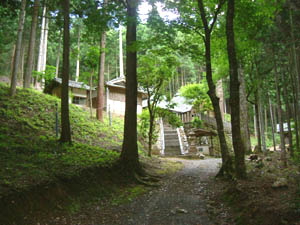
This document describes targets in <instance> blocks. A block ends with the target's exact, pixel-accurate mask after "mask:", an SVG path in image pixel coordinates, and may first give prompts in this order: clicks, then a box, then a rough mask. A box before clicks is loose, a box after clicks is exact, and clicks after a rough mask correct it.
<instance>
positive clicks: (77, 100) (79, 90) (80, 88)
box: [45, 78, 95, 106]
mask: <svg viewBox="0 0 300 225" xmlns="http://www.w3.org/2000/svg"><path fill="white" fill-rule="evenodd" d="M61 84H62V79H61V78H54V79H53V81H51V83H50V84H49V85H47V87H46V88H45V92H46V93H48V94H51V95H54V96H56V97H58V98H61ZM69 91H70V95H69V102H70V103H73V104H76V105H80V106H89V95H90V86H88V85H85V84H84V83H83V82H76V81H73V80H69ZM94 91H95V88H92V92H94Z"/></svg>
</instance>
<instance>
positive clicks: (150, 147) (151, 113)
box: [148, 101, 154, 157]
mask: <svg viewBox="0 0 300 225" xmlns="http://www.w3.org/2000/svg"><path fill="white" fill-rule="evenodd" d="M148 102H149V101H148ZM150 107H151V106H150ZM150 107H148V109H149V114H150V121H149V123H150V124H149V132H148V156H149V157H151V156H152V139H153V125H154V115H153V112H152V110H150Z"/></svg>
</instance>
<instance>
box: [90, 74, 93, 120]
mask: <svg viewBox="0 0 300 225" xmlns="http://www.w3.org/2000/svg"><path fill="white" fill-rule="evenodd" d="M93 76H94V69H93V71H92V73H91V76H90V82H89V85H90V93H89V102H90V112H91V118H93V89H92V86H93Z"/></svg>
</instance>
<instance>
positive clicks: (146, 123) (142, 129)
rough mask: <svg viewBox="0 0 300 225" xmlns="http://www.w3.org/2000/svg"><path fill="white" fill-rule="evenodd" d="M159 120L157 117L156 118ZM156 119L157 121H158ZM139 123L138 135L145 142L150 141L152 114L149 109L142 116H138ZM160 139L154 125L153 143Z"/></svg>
mask: <svg viewBox="0 0 300 225" xmlns="http://www.w3.org/2000/svg"><path fill="white" fill-rule="evenodd" d="M156 118H157V117H156ZM156 118H155V119H156ZM138 119H139V123H138V134H139V136H141V137H142V138H143V139H144V140H146V141H148V138H149V129H150V114H149V110H148V109H144V110H143V111H142V113H141V114H140V115H138ZM157 138H158V129H157V128H156V124H155V123H154V125H153V133H152V143H155V142H156V141H157Z"/></svg>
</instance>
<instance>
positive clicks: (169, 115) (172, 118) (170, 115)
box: [157, 108, 183, 127]
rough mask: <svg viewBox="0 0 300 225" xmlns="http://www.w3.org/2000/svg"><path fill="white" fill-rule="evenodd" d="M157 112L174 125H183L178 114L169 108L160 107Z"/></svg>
mask: <svg viewBox="0 0 300 225" xmlns="http://www.w3.org/2000/svg"><path fill="white" fill-rule="evenodd" d="M157 114H158V115H159V116H160V117H162V118H163V119H164V120H166V121H168V123H169V124H170V125H171V126H173V127H181V126H183V123H182V122H181V119H180V118H179V117H178V116H177V115H176V113H174V112H172V111H170V110H168V109H162V108H158V110H157Z"/></svg>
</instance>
